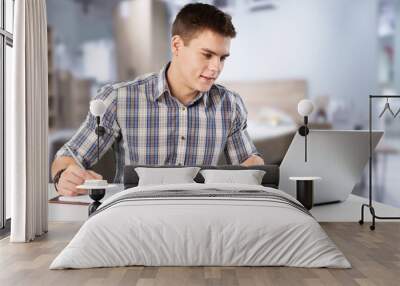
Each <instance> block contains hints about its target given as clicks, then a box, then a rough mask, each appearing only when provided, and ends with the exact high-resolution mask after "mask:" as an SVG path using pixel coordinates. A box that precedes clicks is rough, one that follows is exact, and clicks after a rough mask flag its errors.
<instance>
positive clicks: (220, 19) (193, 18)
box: [172, 3, 236, 45]
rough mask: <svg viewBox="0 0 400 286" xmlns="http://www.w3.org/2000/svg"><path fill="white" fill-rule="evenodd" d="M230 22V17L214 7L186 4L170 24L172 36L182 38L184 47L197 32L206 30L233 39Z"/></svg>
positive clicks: (202, 4) (233, 28)
mask: <svg viewBox="0 0 400 286" xmlns="http://www.w3.org/2000/svg"><path fill="white" fill-rule="evenodd" d="M231 20H232V17H231V16H230V15H228V14H226V13H224V12H222V11H221V10H219V9H218V8H217V7H215V6H212V5H208V4H204V3H193V4H187V5H185V6H184V7H183V8H182V9H181V10H180V11H179V12H178V14H177V15H176V18H175V20H174V23H173V24H172V36H176V35H178V36H180V37H182V39H183V41H184V43H185V45H186V44H188V43H189V42H190V40H191V39H193V38H194V37H195V36H196V35H197V34H198V33H199V32H202V31H204V30H207V29H209V30H211V31H213V32H216V33H218V34H220V35H222V36H224V37H230V38H234V37H235V36H236V31H235V27H233V24H232V21H231Z"/></svg>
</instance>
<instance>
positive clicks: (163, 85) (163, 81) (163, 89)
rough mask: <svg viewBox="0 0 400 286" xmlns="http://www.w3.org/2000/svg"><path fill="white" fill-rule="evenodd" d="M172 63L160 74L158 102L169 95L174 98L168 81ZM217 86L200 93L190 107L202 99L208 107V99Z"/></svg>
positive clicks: (156, 98) (156, 96)
mask: <svg viewBox="0 0 400 286" xmlns="http://www.w3.org/2000/svg"><path fill="white" fill-rule="evenodd" d="M170 64H171V62H168V63H167V64H166V65H165V66H164V67H163V68H162V69H161V70H160V72H159V73H158V84H157V93H156V94H155V96H154V100H158V99H159V98H160V97H161V96H162V95H164V94H168V95H170V96H172V94H171V91H170V90H169V86H168V81H167V70H168V67H169V65H170ZM215 87H216V86H215V85H212V87H211V88H210V90H209V91H206V92H200V93H199V94H198V95H197V96H196V97H195V99H194V100H193V101H192V102H191V103H190V105H192V104H194V103H195V102H197V101H198V100H200V99H201V98H203V103H204V105H205V106H206V105H207V99H208V97H209V93H211V92H212V89H213V88H215Z"/></svg>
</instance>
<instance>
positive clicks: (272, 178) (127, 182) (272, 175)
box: [124, 165, 279, 189]
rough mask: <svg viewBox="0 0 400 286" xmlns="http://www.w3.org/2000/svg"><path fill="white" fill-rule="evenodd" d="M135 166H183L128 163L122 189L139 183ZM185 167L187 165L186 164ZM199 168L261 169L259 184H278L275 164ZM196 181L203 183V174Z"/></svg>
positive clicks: (271, 185) (273, 185) (203, 167)
mask: <svg viewBox="0 0 400 286" xmlns="http://www.w3.org/2000/svg"><path fill="white" fill-rule="evenodd" d="M137 167H152V168H183V167H185V166H149V165H130V166H125V168H124V189H127V188H133V187H136V186H137V185H138V183H139V176H138V174H137V173H136V171H135V168H137ZM186 167H187V166H186ZM196 167H200V168H201V169H203V170H204V169H218V170H263V171H265V175H264V177H263V179H262V182H261V184H262V185H263V186H265V187H271V188H275V189H278V186H279V167H278V166H277V165H260V166H251V167H243V166H238V165H220V166H196ZM194 180H195V181H196V182H197V183H204V178H203V176H202V175H201V174H200V173H198V174H197V176H196V177H195V178H194Z"/></svg>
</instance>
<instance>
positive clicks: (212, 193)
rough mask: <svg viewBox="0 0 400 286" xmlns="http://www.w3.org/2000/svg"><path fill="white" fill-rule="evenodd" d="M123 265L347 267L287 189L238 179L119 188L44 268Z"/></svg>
mask: <svg viewBox="0 0 400 286" xmlns="http://www.w3.org/2000/svg"><path fill="white" fill-rule="evenodd" d="M175 190H176V192H173V191H175ZM252 191H254V195H253V192H252ZM169 192H172V193H174V195H173V196H171V197H169V195H168V196H166V195H165V194H167V193H169ZM264 192H265V195H264ZM191 193H195V194H200V195H199V196H191V195H190V194H191ZM147 194H151V195H149V197H147ZM157 194H160V196H159V197H158V195H157ZM219 194H225V195H219ZM154 195H156V196H154ZM264 196H265V197H264ZM127 265H146V266H189V265H191V266H193V265H199V266H200V265H204V266H206V265H214V266H241V265H247V266H295V267H334V268H349V267H351V266H350V263H349V262H348V261H347V259H346V258H345V257H344V255H343V254H342V252H341V251H340V250H338V249H337V247H336V246H335V244H334V243H333V242H332V241H331V240H330V239H329V237H328V236H327V235H326V233H325V232H324V230H323V229H322V228H321V227H320V225H319V224H318V222H317V221H316V220H315V219H314V218H313V217H312V216H311V215H309V214H308V212H307V211H306V210H305V209H302V208H301V207H299V203H298V202H297V201H296V200H295V199H293V198H292V197H291V196H289V195H287V194H285V193H284V192H282V191H279V190H276V189H273V188H267V187H262V186H254V185H238V184H179V185H178V184H176V185H164V186H146V187H143V186H142V187H135V188H131V189H128V190H125V191H123V192H120V193H118V194H116V195H114V196H112V197H110V198H109V199H107V200H106V201H104V203H103V204H102V205H101V206H100V208H99V209H98V211H97V212H96V213H95V214H94V215H92V216H91V217H90V218H89V219H88V220H87V221H86V222H85V224H84V225H83V226H82V227H81V229H80V230H79V232H78V233H77V234H76V235H75V237H74V238H73V239H72V241H71V242H70V243H69V244H68V245H67V247H65V249H64V250H63V251H62V252H61V253H60V254H59V255H58V256H57V257H56V259H55V260H54V261H53V262H52V264H51V265H50V269H63V268H90V267H113V266H127Z"/></svg>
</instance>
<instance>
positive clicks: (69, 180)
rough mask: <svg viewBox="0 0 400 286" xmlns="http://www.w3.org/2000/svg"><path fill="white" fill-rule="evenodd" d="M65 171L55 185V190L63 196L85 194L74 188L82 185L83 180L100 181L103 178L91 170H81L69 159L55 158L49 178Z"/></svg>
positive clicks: (83, 191)
mask: <svg viewBox="0 0 400 286" xmlns="http://www.w3.org/2000/svg"><path fill="white" fill-rule="evenodd" d="M63 169H65V170H64V171H63V172H62V174H61V177H60V179H59V180H58V183H57V186H56V187H57V190H58V193H59V194H60V195H63V196H76V195H80V194H86V193H87V191H86V190H80V189H77V188H76V186H79V185H82V184H83V183H84V182H85V180H89V179H102V178H103V177H102V176H101V175H99V174H97V173H95V172H93V171H91V170H83V169H82V168H81V167H79V166H78V164H77V163H76V162H75V160H74V159H73V158H71V157H67V156H60V157H57V158H56V159H55V160H54V162H53V164H52V166H51V176H52V178H54V176H55V175H56V174H57V172H59V171H61V170H63Z"/></svg>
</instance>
